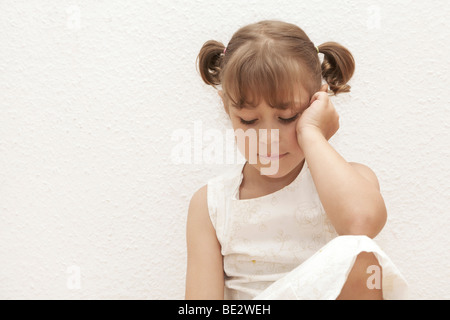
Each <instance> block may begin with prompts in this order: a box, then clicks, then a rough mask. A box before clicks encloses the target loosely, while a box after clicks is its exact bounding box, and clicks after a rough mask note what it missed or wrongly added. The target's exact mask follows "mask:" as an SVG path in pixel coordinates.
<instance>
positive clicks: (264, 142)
mask: <svg viewBox="0 0 450 320" xmlns="http://www.w3.org/2000/svg"><path fill="white" fill-rule="evenodd" d="M279 131H280V130H279V129H259V134H258V135H259V151H258V153H259V154H261V155H263V156H265V155H267V156H269V157H270V156H271V155H278V154H279V149H280V132H279Z"/></svg>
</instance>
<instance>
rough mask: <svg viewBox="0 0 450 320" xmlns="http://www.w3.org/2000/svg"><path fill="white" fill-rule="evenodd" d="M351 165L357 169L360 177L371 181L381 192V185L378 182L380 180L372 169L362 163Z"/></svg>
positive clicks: (351, 163) (352, 163)
mask: <svg viewBox="0 0 450 320" xmlns="http://www.w3.org/2000/svg"><path fill="white" fill-rule="evenodd" d="M349 164H350V165H351V166H352V167H353V168H354V169H356V170H357V171H358V172H359V174H360V175H362V176H363V177H364V178H366V179H367V180H369V181H371V182H372V183H373V184H374V185H375V186H376V187H377V189H378V190H380V183H379V182H378V178H377V176H376V174H375V172H373V170H372V169H370V168H369V167H368V166H366V165H365V164H362V163H357V162H349Z"/></svg>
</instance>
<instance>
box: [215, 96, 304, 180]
mask: <svg viewBox="0 0 450 320" xmlns="http://www.w3.org/2000/svg"><path fill="white" fill-rule="evenodd" d="M219 95H220V96H221V97H222V100H223V93H222V91H219ZM295 99H296V101H295V102H296V104H295V105H296V107H295V108H294V109H293V110H290V109H287V110H279V109H275V108H271V107H270V106H269V105H268V104H267V103H266V102H265V101H263V100H261V103H260V104H259V105H258V106H257V107H256V108H254V109H253V108H247V107H246V108H243V109H242V110H239V109H238V108H236V107H233V106H226V104H225V101H224V106H225V110H226V111H227V113H228V115H229V117H230V119H231V122H232V125H233V129H234V130H235V133H236V132H239V131H237V130H239V129H241V130H242V131H241V132H246V131H247V130H249V129H251V130H250V132H251V131H253V132H254V133H255V134H254V135H253V137H254V138H247V137H245V138H238V136H239V134H236V137H235V139H236V142H237V147H238V149H239V151H240V152H241V153H242V155H244V157H245V159H246V160H247V161H248V162H249V164H250V165H251V166H253V167H254V168H256V169H257V170H258V171H259V172H260V173H261V169H262V168H266V169H264V170H266V172H270V174H265V175H267V176H269V177H271V178H281V177H284V176H285V175H287V174H288V173H289V172H291V171H292V170H293V169H295V168H296V167H298V165H299V164H300V163H301V162H302V161H303V159H304V154H303V151H302V150H301V149H300V146H299V145H298V142H297V132H296V124H297V120H298V119H299V118H300V116H301V114H302V112H303V111H304V110H305V109H306V108H307V107H308V106H309V99H310V97H309V94H308V93H307V91H306V90H302V93H301V97H300V94H299V95H297V96H296V97H295ZM260 129H266V133H265V134H264V131H260ZM272 129H278V135H277V134H276V131H274V132H272V131H271V130H272ZM242 136H245V135H242V134H241V137H242ZM248 136H249V137H250V135H248ZM255 140H256V143H255ZM255 159H256V161H255ZM269 168H271V169H272V168H276V170H269ZM264 170H263V171H264ZM262 174H264V173H262Z"/></svg>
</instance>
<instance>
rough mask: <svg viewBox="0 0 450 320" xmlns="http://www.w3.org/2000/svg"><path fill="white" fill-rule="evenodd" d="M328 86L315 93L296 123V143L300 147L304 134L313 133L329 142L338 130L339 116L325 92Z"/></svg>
mask: <svg viewBox="0 0 450 320" xmlns="http://www.w3.org/2000/svg"><path fill="white" fill-rule="evenodd" d="M327 88H328V85H324V86H322V88H321V91H319V92H316V93H315V94H314V95H313V96H312V98H311V101H310V102H309V104H310V106H309V107H308V108H307V109H306V110H305V111H304V112H303V114H302V115H301V117H300V118H299V119H298V121H297V126H296V131H297V141H298V144H299V145H300V147H302V144H303V143H302V139H303V138H304V136H305V133H310V132H315V133H318V134H321V135H323V136H324V137H325V139H327V140H329V139H330V138H331V137H332V136H333V135H334V134H335V133H336V132H337V131H338V129H339V115H338V113H337V112H336V109H335V108H334V106H333V104H332V103H331V101H330V98H329V97H328V93H327V92H326V91H327V90H326V89H327Z"/></svg>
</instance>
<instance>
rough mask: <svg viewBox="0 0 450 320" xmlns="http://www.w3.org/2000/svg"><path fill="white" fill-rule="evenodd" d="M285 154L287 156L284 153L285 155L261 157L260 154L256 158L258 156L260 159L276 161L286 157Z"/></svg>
mask: <svg viewBox="0 0 450 320" xmlns="http://www.w3.org/2000/svg"><path fill="white" fill-rule="evenodd" d="M287 154H288V153H287V152H286V153H284V154H281V155H279V154H276V155H268V156H263V155H261V154H258V156H260V157H261V158H264V159H269V160H277V159H281V158H283V157H284V156H285V155H287Z"/></svg>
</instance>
